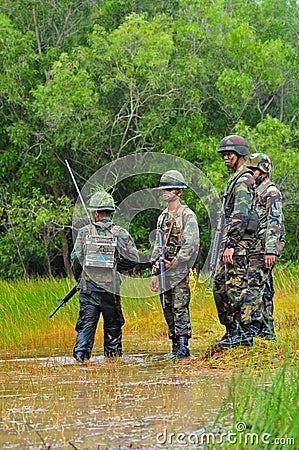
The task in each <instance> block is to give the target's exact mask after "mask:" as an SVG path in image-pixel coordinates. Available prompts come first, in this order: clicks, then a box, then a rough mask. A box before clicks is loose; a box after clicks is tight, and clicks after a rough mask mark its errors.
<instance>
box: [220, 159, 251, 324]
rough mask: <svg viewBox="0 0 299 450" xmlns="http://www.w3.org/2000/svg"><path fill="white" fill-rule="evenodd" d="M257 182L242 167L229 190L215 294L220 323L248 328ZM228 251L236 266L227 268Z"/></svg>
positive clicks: (232, 179) (235, 175)
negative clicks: (251, 217) (250, 230)
mask: <svg viewBox="0 0 299 450" xmlns="http://www.w3.org/2000/svg"><path fill="white" fill-rule="evenodd" d="M254 186H255V184H254V178H253V176H252V174H251V172H250V171H248V169H247V172H246V166H245V165H243V166H242V167H240V168H239V169H238V170H237V171H236V172H235V173H234V174H233V176H232V177H231V178H230V180H229V182H228V185H227V187H226V190H225V192H226V203H225V207H224V209H225V229H224V234H223V237H222V244H221V249H222V250H221V251H220V252H219V262H218V264H217V267H216V271H215V276H214V283H213V294H214V300H215V303H216V307H217V311H218V316H219V320H220V323H222V324H223V325H230V324H232V323H234V322H238V323H243V324H249V323H250V321H251V316H252V313H251V308H252V302H251V299H250V296H249V295H248V252H249V248H250V247H251V246H252V245H254V237H253V236H252V235H248V234H247V233H246V228H247V224H248V218H249V213H250V211H251V208H252V205H253V201H254ZM225 248H233V249H234V255H233V261H234V264H233V265H230V264H224V263H223V262H222V255H223V251H224V249H225Z"/></svg>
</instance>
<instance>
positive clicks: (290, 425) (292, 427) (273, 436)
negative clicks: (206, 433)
mask: <svg viewBox="0 0 299 450" xmlns="http://www.w3.org/2000/svg"><path fill="white" fill-rule="evenodd" d="M298 404H299V370H298V367H292V366H291V367H290V366H289V364H284V365H283V366H282V367H280V368H278V369H277V370H276V371H274V372H273V371H269V370H267V369H266V370H265V371H264V372H263V373H261V374H260V375H258V374H257V373H256V372H254V373H252V372H247V373H246V374H245V375H244V373H242V374H240V373H238V374H235V375H234V377H233V380H232V383H231V387H230V392H229V395H228V398H227V400H226V401H225V402H224V404H223V407H222V408H221V410H220V412H219V414H218V417H217V419H216V420H215V423H214V424H213V426H212V427H211V426H210V427H209V429H210V432H212V433H213V435H212V436H213V438H214V445H213V446H212V447H211V446H210V445H208V444H210V443H211V440H210V442H206V443H205V444H206V445H205V448H213V449H219V450H220V449H223V448H229V449H230V448H234V449H237V450H242V449H246V448H250V449H256V450H262V449H268V448H271V449H287V448H292V449H296V448H298V445H299V409H298Z"/></svg>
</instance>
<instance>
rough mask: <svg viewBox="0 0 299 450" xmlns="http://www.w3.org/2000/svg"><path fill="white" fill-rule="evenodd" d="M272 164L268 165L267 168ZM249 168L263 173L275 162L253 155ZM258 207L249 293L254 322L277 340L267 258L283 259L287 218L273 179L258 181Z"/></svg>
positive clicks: (256, 203)
mask: <svg viewBox="0 0 299 450" xmlns="http://www.w3.org/2000/svg"><path fill="white" fill-rule="evenodd" d="M267 163H268V165H267ZM246 165H247V166H248V167H250V168H252V169H254V168H259V169H260V170H261V172H263V173H269V172H270V171H271V169H272V161H271V160H270V158H269V157H268V156H267V155H264V154H256V153H255V154H253V155H251V156H250V157H249V158H248V160H247V162H246ZM257 182H258V186H257V188H256V200H255V206H256V211H257V213H258V216H259V219H260V226H259V230H258V235H257V242H256V243H255V245H254V247H252V248H251V249H250V252H249V257H250V264H249V280H250V283H249V290H250V295H251V298H252V301H253V309H252V322H260V331H259V333H258V335H260V336H261V337H271V334H272V337H275V334H274V327H273V296H274V285H273V278H272V269H273V266H272V267H271V268H268V267H266V264H265V255H276V256H280V254H281V252H282V250H283V247H284V242H285V241H284V235H285V229H284V217H283V211H282V197H281V193H280V191H279V189H278V188H277V187H276V186H275V184H274V183H273V182H272V181H271V180H270V179H269V177H268V176H266V178H264V179H263V180H259V179H258V178H257Z"/></svg>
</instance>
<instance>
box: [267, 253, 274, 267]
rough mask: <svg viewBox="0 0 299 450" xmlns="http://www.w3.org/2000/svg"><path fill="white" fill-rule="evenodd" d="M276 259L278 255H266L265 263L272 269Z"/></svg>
mask: <svg viewBox="0 0 299 450" xmlns="http://www.w3.org/2000/svg"><path fill="white" fill-rule="evenodd" d="M275 261H276V255H270V254H268V255H265V264H266V267H267V268H268V269H270V268H271V267H272V266H273V264H274V263H275Z"/></svg>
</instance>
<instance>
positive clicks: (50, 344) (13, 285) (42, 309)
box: [0, 265, 299, 450]
mask: <svg viewBox="0 0 299 450" xmlns="http://www.w3.org/2000/svg"><path fill="white" fill-rule="evenodd" d="M274 279H275V287H276V295H275V298H274V303H275V315H274V317H275V328H276V332H277V336H278V339H277V341H276V342H272V341H265V340H262V339H255V343H254V346H253V347H250V348H247V347H237V348H233V349H227V350H224V351H218V352H215V351H214V350H213V343H214V342H215V340H216V339H218V338H219V337H220V336H221V335H222V334H223V331H224V330H223V327H222V326H221V325H220V324H219V321H218V318H217V312H216V308H215V304H214V300H213V295H212V290H211V289H209V290H208V289H207V288H206V282H201V281H200V280H199V279H198V278H197V276H196V274H193V275H191V277H190V285H191V292H192V301H191V322H192V329H193V336H192V339H191V340H190V348H191V353H192V354H193V355H195V357H193V358H190V359H186V360H182V361H180V362H179V363H178V364H177V366H176V374H177V375H179V374H185V373H188V374H191V375H192V373H195V374H196V373H198V372H199V371H205V372H206V371H209V372H210V373H211V376H213V373H217V374H219V372H221V371H226V372H227V373H230V374H231V376H232V381H231V385H230V392H229V395H228V398H227V399H225V401H224V403H223V407H222V408H221V409H220V411H218V413H216V414H217V417H216V418H215V422H214V423H213V424H212V425H211V423H209V424H207V426H206V432H207V433H208V432H210V433H211V435H212V436H213V442H212V444H211V437H210V443H208V442H203V444H204V446H205V448H208V449H211V448H212V449H220V448H221V449H222V448H234V449H237V450H243V449H247V448H250V449H256V450H259V449H268V448H271V449H287V448H292V449H295V448H299V435H298V433H299V431H298V430H299V409H298V404H299V371H298V356H299V345H298V344H299V342H298V339H299V338H298V321H299V307H298V305H299V274H298V265H297V266H295V265H294V266H291V267H279V266H278V267H276V268H275V271H274ZM72 286H73V280H68V279H36V280H19V281H14V282H10V283H7V282H0V289H1V293H2V294H1V305H0V357H1V358H11V357H12V356H18V357H22V356H40V355H45V356H51V355H54V354H55V355H58V354H64V355H71V354H72V348H73V345H74V341H75V337H76V333H75V330H74V326H75V323H76V319H77V314H78V296H77V295H75V297H73V299H71V300H70V301H69V302H68V304H67V305H66V306H64V307H63V308H61V309H60V310H59V311H58V312H57V314H56V315H55V316H54V317H53V318H52V319H49V314H50V313H51V312H52V311H53V310H54V309H55V307H56V306H57V304H58V303H57V298H59V297H60V298H61V297H62V296H63V295H64V294H65V293H66V292H67V291H68V290H69V289H70V288H71V287H72ZM122 304H123V312H124V316H125V319H126V324H125V326H124V339H123V346H124V352H125V353H126V352H128V353H129V352H134V353H138V352H142V351H147V352H149V353H153V354H155V353H157V352H161V353H167V352H168V351H169V350H170V342H169V339H168V337H167V328H166V324H165V321H164V318H163V315H162V310H161V305H160V302H159V299H158V297H157V296H156V297H146V298H131V299H130V298H124V299H123V301H122ZM101 324H102V322H101V323H100V325H99V329H98V331H97V335H96V339H95V347H94V354H102V347H103V345H102V344H103V333H102V326H101ZM74 367H75V366H74ZM38 370H39V371H40V368H38ZM44 370H46V371H47V370H54V369H51V368H50V367H46V368H45V369H44ZM55 370H56V369H55ZM60 370H61V369H60ZM62 370H64V369H62ZM68 370H69V369H68ZM240 424H242V426H244V427H245V428H244V429H243V430H242V429H240V426H241V425H240ZM208 430H209V431H208ZM198 439H200V436H199V437H198ZM193 442H194V441H193ZM201 448H202V447H201Z"/></svg>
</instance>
